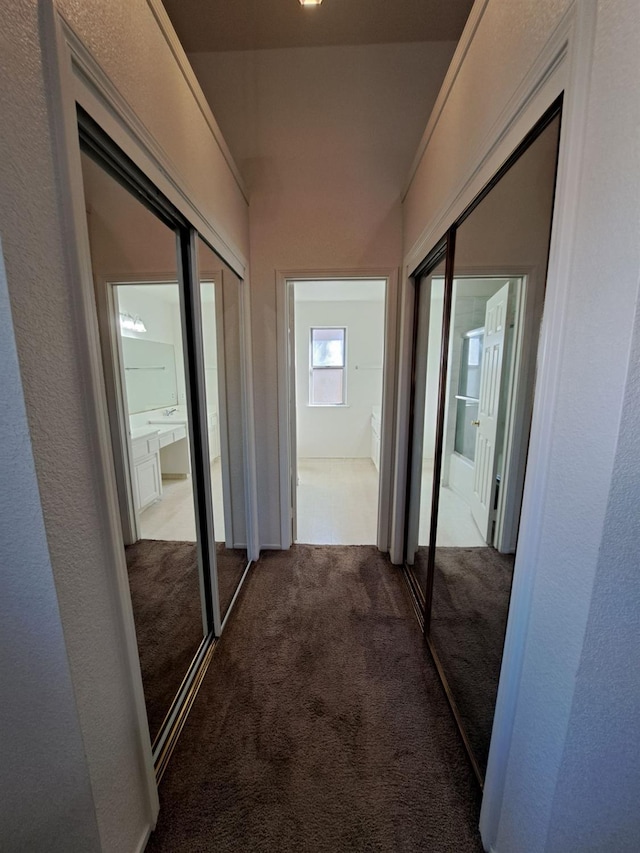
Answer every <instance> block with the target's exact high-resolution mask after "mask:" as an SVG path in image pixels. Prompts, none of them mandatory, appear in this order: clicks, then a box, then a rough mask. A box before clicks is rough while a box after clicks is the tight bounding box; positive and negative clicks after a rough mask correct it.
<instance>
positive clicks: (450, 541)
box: [418, 463, 487, 548]
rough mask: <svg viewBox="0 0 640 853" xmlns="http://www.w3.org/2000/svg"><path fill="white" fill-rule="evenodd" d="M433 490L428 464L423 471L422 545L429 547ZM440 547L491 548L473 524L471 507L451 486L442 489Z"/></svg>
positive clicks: (420, 542) (438, 534) (439, 516)
mask: <svg viewBox="0 0 640 853" xmlns="http://www.w3.org/2000/svg"><path fill="white" fill-rule="evenodd" d="M432 486H433V466H432V465H429V464H428V463H427V464H425V466H424V468H423V469H422V488H421V491H420V528H419V534H418V544H419V545H428V544H429V525H430V523H431V490H432ZM436 544H437V545H441V546H443V547H445V548H475V547H481V546H482V545H486V544H487V543H486V542H485V541H484V539H483V538H482V536H481V534H480V531H479V530H478V527H477V525H476V523H475V521H474V520H473V516H472V514H471V509H470V508H469V504H468V503H467V502H466V501H465V499H464V498H463V497H461V495H459V494H457V492H454V491H452V490H451V489H450V488H448V487H447V486H444V487H443V488H441V489H440V504H439V508H438V530H437V534H436Z"/></svg>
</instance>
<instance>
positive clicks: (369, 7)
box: [164, 0, 473, 53]
mask: <svg viewBox="0 0 640 853" xmlns="http://www.w3.org/2000/svg"><path fill="white" fill-rule="evenodd" d="M164 5H165V8H166V10H167V13H168V15H169V17H170V18H171V22H172V23H173V26H174V27H175V30H176V32H177V33H178V37H179V38H180V41H181V42H182V45H183V47H184V49H185V50H186V52H187V53H197V52H206V51H226V50H262V49H272V48H285V47H319V46H322V45H356V44H389V43H394V42H418V41H457V40H458V39H459V38H460V34H461V33H462V29H463V27H464V24H465V22H466V20H467V17H468V15H469V12H470V11H471V6H472V5H473V0H323V3H322V5H321V6H316V7H313V6H312V7H302V6H301V5H300V3H299V0H164Z"/></svg>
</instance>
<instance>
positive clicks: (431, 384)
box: [406, 260, 445, 606]
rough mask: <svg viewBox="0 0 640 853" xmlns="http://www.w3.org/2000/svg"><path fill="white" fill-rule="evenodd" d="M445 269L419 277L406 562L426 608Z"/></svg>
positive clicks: (439, 265)
mask: <svg viewBox="0 0 640 853" xmlns="http://www.w3.org/2000/svg"><path fill="white" fill-rule="evenodd" d="M444 272H445V262H444V260H440V261H439V262H438V263H437V264H436V266H435V267H434V268H432V269H431V270H430V271H429V272H427V273H426V274H424V275H422V276H421V277H420V280H419V282H418V284H417V287H418V291H417V305H416V317H415V323H414V325H415V341H416V348H415V353H414V391H413V421H412V423H413V426H412V446H411V470H410V472H409V503H408V507H409V511H408V520H407V544H406V563H407V566H408V567H409V569H410V571H411V574H412V577H413V582H414V588H415V590H416V592H417V594H418V597H419V599H420V601H421V604H422V605H423V606H424V603H425V595H426V587H427V568H428V554H429V551H428V547H427V546H428V545H429V532H430V527H431V494H432V491H433V469H434V461H435V448H436V422H437V413H438V382H439V377H440V343H441V335H442V317H443V310H444Z"/></svg>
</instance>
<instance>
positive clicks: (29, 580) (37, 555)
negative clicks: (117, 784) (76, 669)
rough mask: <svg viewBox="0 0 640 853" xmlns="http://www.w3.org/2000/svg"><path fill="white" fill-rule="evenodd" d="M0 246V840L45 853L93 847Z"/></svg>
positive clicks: (5, 844) (80, 747)
mask: <svg viewBox="0 0 640 853" xmlns="http://www.w3.org/2000/svg"><path fill="white" fill-rule="evenodd" d="M1 249H2V247H1V245H0V389H1V392H2V399H3V400H4V401H11V404H10V405H6V404H5V405H3V406H2V408H1V409H0V434H1V435H2V449H1V457H0V481H1V482H2V491H1V492H0V543H1V545H0V566H1V567H2V569H1V571H0V577H1V579H2V595H0V649H1V652H0V682H1V683H2V685H3V691H2V694H3V695H2V702H1V703H0V730H2V732H3V735H2V772H1V774H0V803H2V805H1V806H0V838H1V839H2V847H3V848H4V849H6V850H37V849H42V844H43V840H44V839H45V838H46V839H47V849H48V850H51V851H54V850H55V851H61V853H62V851H67V850H86V851H92V850H99V836H98V826H97V823H96V818H95V809H94V804H93V799H92V794H91V785H90V783H89V774H88V772H87V766H86V762H85V758H84V752H83V745H82V735H81V732H80V726H79V723H78V712H77V708H76V700H75V696H74V692H73V684H72V682H71V674H70V672H69V661H68V659H67V650H66V647H65V642H64V637H63V633H62V626H61V624H60V612H59V609H58V601H57V597H56V590H55V587H54V584H53V577H52V572H51V559H50V556H49V551H48V548H47V540H46V535H45V527H44V519H43V517H42V508H41V506H40V498H39V494H38V483H37V480H36V472H35V467H34V463H33V455H32V449H31V440H30V437H29V430H28V427H27V418H26V412H25V408H24V398H23V394H22V385H21V382H20V373H19V369H18V358H17V354H16V349H15V340H14V335H13V327H12V324H11V319H12V318H11V309H10V306H9V295H8V292H7V283H6V276H5V270H4V263H3V260H2V251H1ZM25 524H26V525H28V527H29V536H28V537H25V536H24V535H23V528H24V525H25ZM27 745H28V748H27ZM34 803H37V811H34V810H33V804H34Z"/></svg>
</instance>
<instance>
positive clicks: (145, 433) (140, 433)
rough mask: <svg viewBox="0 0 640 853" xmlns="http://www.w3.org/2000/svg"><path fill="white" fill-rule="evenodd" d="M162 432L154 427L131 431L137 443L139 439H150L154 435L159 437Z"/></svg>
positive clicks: (142, 427) (143, 427) (138, 428)
mask: <svg viewBox="0 0 640 853" xmlns="http://www.w3.org/2000/svg"><path fill="white" fill-rule="evenodd" d="M159 432H160V430H159V429H158V427H157V426H156V427H154V426H148V425H147V426H141V427H136V428H135V429H132V430H131V438H132V439H133V440H134V441H135V440H136V439H137V438H149V437H150V436H152V435H158V433H159Z"/></svg>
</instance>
